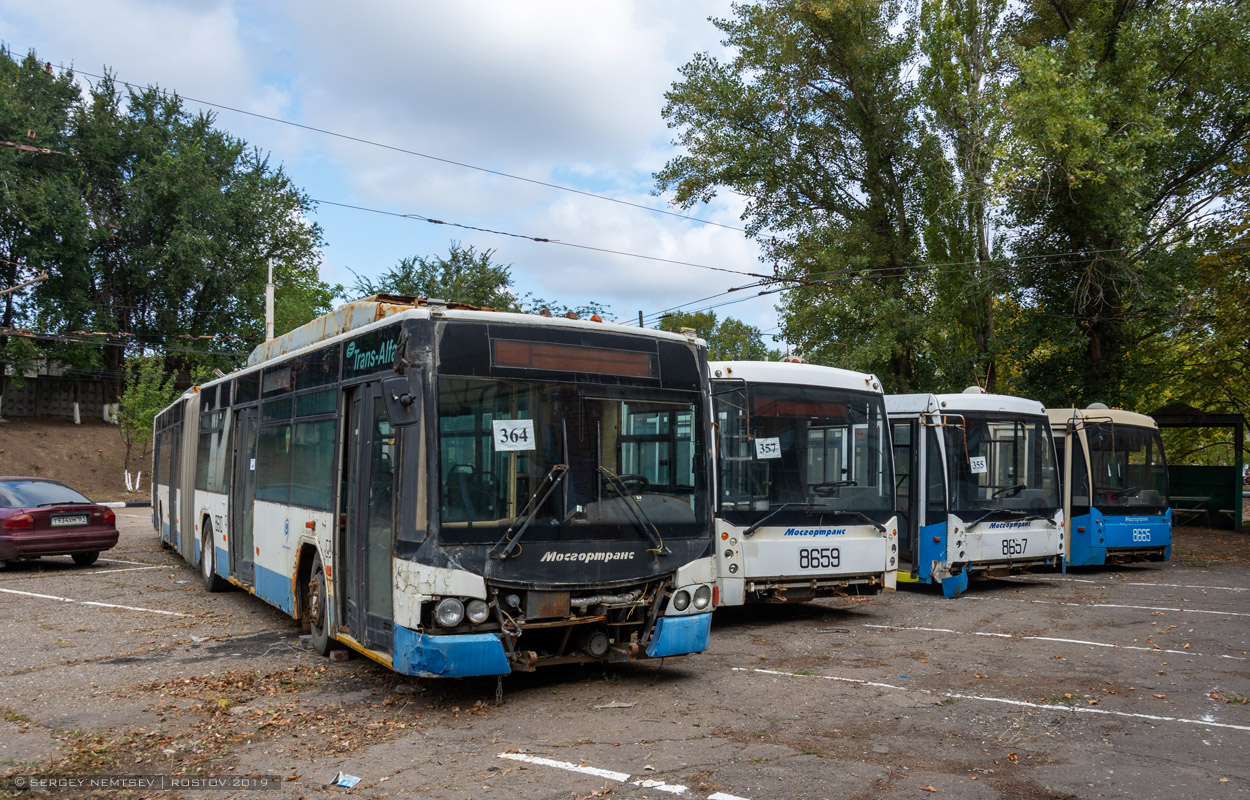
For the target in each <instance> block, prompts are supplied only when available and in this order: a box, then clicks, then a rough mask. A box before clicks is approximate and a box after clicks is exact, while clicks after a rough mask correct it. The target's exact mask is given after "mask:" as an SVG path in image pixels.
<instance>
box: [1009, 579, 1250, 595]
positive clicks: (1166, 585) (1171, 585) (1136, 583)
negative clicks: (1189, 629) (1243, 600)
mask: <svg viewBox="0 0 1250 800" xmlns="http://www.w3.org/2000/svg"><path fill="white" fill-rule="evenodd" d="M1028 580H1030V581H1051V582H1054V581H1069V582H1072V583H1095V584H1098V585H1099V586H1150V587H1156V586H1157V587H1159V588H1161V589H1218V590H1220V591H1223V592H1250V588H1246V587H1245V586H1190V585H1189V584H1187V583H1152V582H1150V581H1111V582H1110V583H1106V582H1100V581H1094V580H1090V579H1089V578H1060V577H1058V576H1054V575H1049V576H1048V575H1029V576H1028Z"/></svg>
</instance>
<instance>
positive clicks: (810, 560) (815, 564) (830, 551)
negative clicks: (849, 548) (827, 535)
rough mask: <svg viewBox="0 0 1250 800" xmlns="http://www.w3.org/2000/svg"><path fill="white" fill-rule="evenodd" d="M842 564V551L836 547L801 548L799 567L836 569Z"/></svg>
mask: <svg viewBox="0 0 1250 800" xmlns="http://www.w3.org/2000/svg"><path fill="white" fill-rule="evenodd" d="M841 564H842V553H841V551H839V550H838V548H836V547H801V548H799V569H834V568H835V567H838V566H841Z"/></svg>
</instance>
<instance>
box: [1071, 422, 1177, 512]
mask: <svg viewBox="0 0 1250 800" xmlns="http://www.w3.org/2000/svg"><path fill="white" fill-rule="evenodd" d="M1086 437H1087V438H1088V440H1089V458H1090V471H1091V473H1092V474H1091V480H1092V482H1093V490H1094V503H1095V505H1097V506H1098V507H1099V508H1106V507H1111V506H1137V507H1140V508H1142V510H1144V511H1149V510H1155V509H1157V510H1156V511H1154V513H1161V512H1162V509H1163V508H1164V507H1165V506H1166V505H1167V495H1168V478H1167V464H1166V461H1165V460H1164V458H1163V443H1162V441H1161V439H1160V438H1159V432H1158V431H1157V430H1154V429H1151V428H1145V427H1138V426H1135V425H1113V424H1111V423H1109V422H1108V423H1094V424H1092V425H1089V426H1087V427H1086Z"/></svg>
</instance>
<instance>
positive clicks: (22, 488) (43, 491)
mask: <svg viewBox="0 0 1250 800" xmlns="http://www.w3.org/2000/svg"><path fill="white" fill-rule="evenodd" d="M90 502H91V501H90V500H88V499H87V498H85V497H83V496H82V495H81V494H79V493H78V492H75V491H74V490H73V489H71V488H69V487H68V486H66V485H65V484H63V483H55V482H53V481H24V480H22V481H0V508H36V507H38V506H48V505H61V504H65V505H73V504H81V503H90Z"/></svg>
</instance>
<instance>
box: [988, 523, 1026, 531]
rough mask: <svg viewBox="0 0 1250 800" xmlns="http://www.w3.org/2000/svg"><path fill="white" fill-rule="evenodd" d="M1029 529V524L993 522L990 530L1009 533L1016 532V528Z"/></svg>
mask: <svg viewBox="0 0 1250 800" xmlns="http://www.w3.org/2000/svg"><path fill="white" fill-rule="evenodd" d="M1027 527H1029V523H1027V522H991V523H990V530H992V531H1009V530H1014V529H1016V528H1027Z"/></svg>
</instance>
